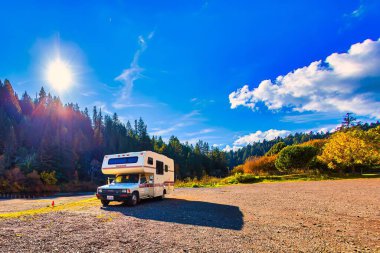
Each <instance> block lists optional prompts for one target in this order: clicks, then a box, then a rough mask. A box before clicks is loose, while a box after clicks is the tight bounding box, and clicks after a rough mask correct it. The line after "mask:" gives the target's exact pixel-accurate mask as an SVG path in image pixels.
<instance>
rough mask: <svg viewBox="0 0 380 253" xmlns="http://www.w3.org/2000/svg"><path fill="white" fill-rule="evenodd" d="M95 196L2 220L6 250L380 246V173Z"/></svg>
mask: <svg viewBox="0 0 380 253" xmlns="http://www.w3.org/2000/svg"><path fill="white" fill-rule="evenodd" d="M77 198H81V199H83V196H82V197H73V198H69V199H64V198H63V199H61V200H57V201H58V204H59V203H60V201H62V203H64V202H65V201H66V202H67V201H69V200H70V201H72V200H75V199H77ZM48 201H51V200H50V199H49V200H48ZM35 203H37V202H35ZM56 203H57V202H56ZM89 203H90V204H89V205H87V206H82V207H80V208H77V209H75V208H74V209H73V210H70V209H69V210H64V211H60V212H51V213H47V214H42V215H39V216H33V217H29V218H26V217H24V218H22V219H3V220H0V251H1V252H8V251H9V252H15V251H16V252H20V251H24V252H30V251H32V252H41V251H49V252H94V251H96V252H111V251H114V252H183V251H186V252H188V251H190V252H204V251H212V252H252V251H253V252H263V251H265V252H268V251H271V252H279V251H280V252H281V251H282V252H289V251H306V252H321V251H322V252H324V251H328V252H330V251H339V252H342V251H345V252H347V251H348V252H352V251H369V252H380V240H379V238H380V179H367V180H365V179H363V180H362V179H357V180H340V181H320V182H288V183H270V184H253V185H239V186H229V187H221V188H209V189H178V190H176V193H175V194H173V195H172V196H170V198H168V199H166V200H164V201H156V200H154V201H152V200H150V201H144V202H142V203H141V204H140V205H139V206H137V207H134V208H129V207H125V206H121V205H116V206H110V207H108V208H105V209H103V208H100V204H99V202H98V201H93V202H89ZM0 205H1V208H0V213H2V212H4V211H6V210H7V208H8V210H9V211H12V209H14V210H22V209H24V208H27V206H28V205H32V203H26V202H25V201H22V200H2V201H0ZM43 205H45V202H44V204H43ZM17 207H18V208H17Z"/></svg>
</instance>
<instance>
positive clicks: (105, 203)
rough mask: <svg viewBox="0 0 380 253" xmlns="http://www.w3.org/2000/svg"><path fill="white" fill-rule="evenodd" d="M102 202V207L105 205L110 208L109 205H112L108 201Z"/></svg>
mask: <svg viewBox="0 0 380 253" xmlns="http://www.w3.org/2000/svg"><path fill="white" fill-rule="evenodd" d="M101 202H102V205H103V206H104V207H106V206H108V205H109V203H110V202H109V201H108V200H101Z"/></svg>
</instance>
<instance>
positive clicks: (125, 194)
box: [96, 151, 174, 206]
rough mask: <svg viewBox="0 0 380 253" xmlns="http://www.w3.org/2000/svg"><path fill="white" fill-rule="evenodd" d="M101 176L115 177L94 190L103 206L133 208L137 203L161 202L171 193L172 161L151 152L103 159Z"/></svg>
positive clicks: (172, 181) (118, 155)
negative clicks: (119, 204)
mask: <svg viewBox="0 0 380 253" xmlns="http://www.w3.org/2000/svg"><path fill="white" fill-rule="evenodd" d="M102 173H103V174H105V175H110V176H113V177H114V178H113V180H111V181H109V183H108V184H107V185H103V186H100V187H99V188H98V189H97V192H96V197H97V198H98V199H100V200H101V202H102V204H103V206H108V204H109V203H110V201H120V202H125V203H126V204H128V205H130V206H134V205H136V204H137V203H138V202H139V201H140V199H146V198H155V197H157V198H160V199H162V198H164V197H165V195H166V194H170V193H171V192H172V191H173V190H174V161H173V159H170V158H168V157H166V156H164V155H161V154H158V153H155V152H152V151H141V152H132V153H124V154H115V155H106V156H105V157H104V159H103V164H102Z"/></svg>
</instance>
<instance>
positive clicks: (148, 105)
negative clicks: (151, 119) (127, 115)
mask: <svg viewBox="0 0 380 253" xmlns="http://www.w3.org/2000/svg"><path fill="white" fill-rule="evenodd" d="M112 106H113V107H114V108H116V109H122V108H132V107H144V108H151V107H153V105H151V104H146V103H140V104H128V103H118V102H115V103H113V104H112Z"/></svg>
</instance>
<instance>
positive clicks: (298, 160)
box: [275, 145, 318, 172]
mask: <svg viewBox="0 0 380 253" xmlns="http://www.w3.org/2000/svg"><path fill="white" fill-rule="evenodd" d="M317 153H318V149H317V148H315V147H312V146H299V145H293V146H288V147H286V148H284V149H283V150H281V152H280V153H279V154H278V157H277V159H276V162H275V165H276V168H277V169H278V170H279V171H283V172H285V171H286V172H290V171H293V170H297V169H305V168H309V163H310V162H311V161H312V159H313V158H314V157H315V156H316V155H317Z"/></svg>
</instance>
